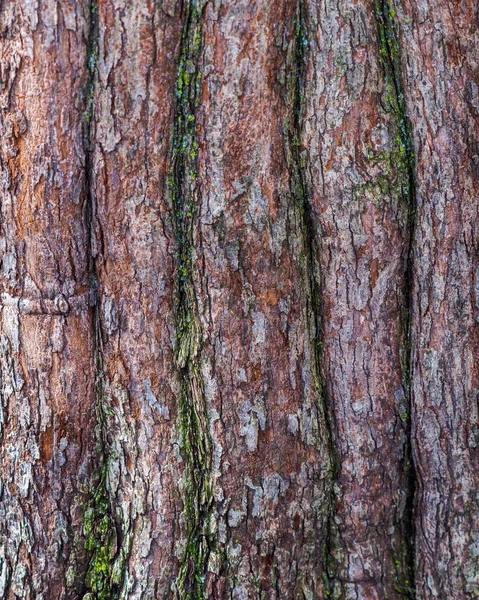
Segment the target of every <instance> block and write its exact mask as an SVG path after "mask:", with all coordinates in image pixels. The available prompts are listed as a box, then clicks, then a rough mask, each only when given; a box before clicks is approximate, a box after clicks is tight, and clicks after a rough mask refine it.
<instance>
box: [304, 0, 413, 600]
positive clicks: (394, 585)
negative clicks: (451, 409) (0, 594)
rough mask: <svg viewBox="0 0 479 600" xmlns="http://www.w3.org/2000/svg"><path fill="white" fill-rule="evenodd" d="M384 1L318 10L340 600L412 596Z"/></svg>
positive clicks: (401, 291)
mask: <svg viewBox="0 0 479 600" xmlns="http://www.w3.org/2000/svg"><path fill="white" fill-rule="evenodd" d="M380 10H381V9H380V7H379V6H378V4H375V3H374V2H373V1H372V0H370V1H369V0H368V1H359V2H358V1H356V2H350V1H349V0H348V1H345V2H327V1H311V2H309V1H306V2H305V3H304V8H303V15H304V16H303V31H302V38H304V41H305V45H306V44H307V48H305V54H306V56H307V58H308V61H307V68H306V70H305V75H304V99H303V105H304V116H303V118H302V119H301V121H302V131H301V144H302V148H303V149H304V152H303V154H304V162H305V173H306V177H307V181H308V189H309V192H310V198H309V199H308V201H309V202H310V204H311V221H312V225H313V227H314V232H315V237H314V242H315V250H316V257H317V260H318V265H319V271H320V277H321V283H320V297H321V303H322V319H323V362H324V374H325V380H326V390H327V397H328V407H329V408H330V411H331V418H332V420H333V423H334V426H333V431H334V434H333V440H334V446H335V453H336V460H337V474H336V481H335V508H334V516H333V521H334V526H333V529H332V534H331V540H330V552H331V567H330V577H331V583H332V589H331V591H332V594H333V596H334V597H338V598H377V599H380V598H385V597H387V598H398V597H400V596H402V595H403V594H407V593H408V588H409V586H410V580H409V574H408V560H409V556H408V545H407V539H406V536H407V534H408V525H407V503H406V500H407V496H408V484H407V480H408V478H407V473H406V461H407V452H408V449H407V421H408V407H407V389H406V387H405V383H406V382H405V373H404V370H403V365H402V363H401V353H402V350H403V345H404V343H405V342H406V339H405V325H406V323H405V313H406V308H407V298H406V297H405V291H406V274H405V272H406V266H407V256H408V239H409V229H408V224H409V218H408V213H409V208H410V191H411V190H410V169H409V162H408V149H407V143H408V142H407V139H406V132H405V131H403V124H402V123H401V119H402V115H401V114H400V105H399V101H398V98H397V89H396V87H395V80H394V71H393V69H392V65H391V58H390V56H389V49H388V48H387V46H386V47H385V46H384V44H385V43H386V39H385V37H386V35H387V33H388V32H387V31H385V28H384V24H383V22H382V21H378V19H380V18H381V14H376V12H378V13H380Z"/></svg>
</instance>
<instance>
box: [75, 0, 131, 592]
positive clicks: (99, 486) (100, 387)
mask: <svg viewBox="0 0 479 600" xmlns="http://www.w3.org/2000/svg"><path fill="white" fill-rule="evenodd" d="M98 20H99V15H98V6H97V3H96V1H95V0H93V1H92V2H91V3H90V32H89V40H88V65H87V68H88V73H89V76H88V82H87V94H88V96H87V108H86V113H85V135H84V152H85V185H86V219H87V224H88V229H87V231H88V235H89V239H88V252H89V262H90V282H91V287H92V295H93V327H94V362H95V367H96V382H95V383H96V415H97V448H96V455H97V461H98V462H97V471H96V481H94V484H93V486H92V490H91V493H90V499H89V500H88V502H87V504H86V507H85V516H84V524H83V530H84V531H83V533H84V535H85V537H86V550H87V552H88V555H89V558H88V567H87V572H86V578H85V591H88V593H87V594H86V596H85V597H86V598H88V600H113V599H115V598H118V597H119V588H120V585H121V583H122V581H123V578H124V571H123V568H122V566H123V560H116V558H117V557H116V550H117V543H116V542H117V531H116V528H115V521H114V518H113V507H112V505H111V500H110V494H109V490H108V461H109V457H108V450H107V448H108V444H107V439H106V438H107V427H108V422H107V418H106V412H105V411H106V410H107V409H106V407H105V403H104V372H103V352H102V339H103V335H102V324H101V313H100V295H99V289H98V288H99V286H98V274H97V266H96V250H95V233H94V225H93V221H94V213H95V198H94V192H93V182H92V173H93V169H94V165H93V152H94V136H95V127H94V121H95V82H96V76H97V75H96V62H97V55H98V27H99V23H98Z"/></svg>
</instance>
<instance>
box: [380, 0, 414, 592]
mask: <svg viewBox="0 0 479 600" xmlns="http://www.w3.org/2000/svg"><path fill="white" fill-rule="evenodd" d="M375 16H376V23H377V28H378V42H379V60H380V62H381V64H382V66H383V69H384V74H385V80H386V94H385V99H384V104H385V110H386V111H387V112H389V113H391V114H392V115H393V116H394V122H395V126H396V136H395V146H394V150H393V152H392V153H391V157H390V161H389V162H390V164H391V167H392V168H393V169H394V170H395V175H396V186H397V187H398V188H399V189H398V191H400V193H401V195H402V197H403V199H404V205H405V207H406V210H407V220H406V227H407V243H408V251H407V258H406V270H405V286H404V297H405V299H406V310H405V314H404V316H403V319H402V328H403V333H402V344H401V363H402V372H403V380H404V386H405V388H406V392H407V396H408V398H409V400H408V403H407V407H406V410H405V411H404V412H403V414H402V415H401V420H402V421H403V423H404V426H405V429H406V434H407V436H408V440H409V442H408V444H407V445H406V449H405V456H404V474H405V478H406V480H407V481H408V489H409V492H408V498H407V508H406V521H407V522H406V523H405V524H404V523H398V526H399V527H400V529H401V530H402V531H403V533H404V537H405V538H406V542H405V543H404V544H403V546H402V547H399V548H397V549H396V554H395V558H394V565H395V570H396V590H397V591H398V592H399V593H401V594H403V595H404V596H405V597H410V598H413V597H414V587H415V586H414V558H413V554H414V547H413V543H414V542H413V539H414V530H413V502H414V493H415V473H414V469H413V467H412V462H411V444H410V426H411V424H410V417H409V415H410V406H411V390H410V381H411V331H410V329H411V323H410V320H411V280H412V275H411V274H412V252H411V248H412V238H413V234H414V227H415V211H416V197H415V158H414V151H413V146H412V136H411V126H410V122H409V119H408V116H407V111H406V101H405V98H404V93H403V88H402V81H401V48H400V45H399V39H398V24H397V21H396V11H395V9H394V7H393V5H392V4H391V3H390V2H389V0H375Z"/></svg>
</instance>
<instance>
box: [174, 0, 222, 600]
mask: <svg viewBox="0 0 479 600" xmlns="http://www.w3.org/2000/svg"><path fill="white" fill-rule="evenodd" d="M204 6H205V1H204V0H190V1H189V2H187V3H186V5H185V8H184V10H185V15H184V19H185V25H184V29H183V34H182V44H181V54H180V61H179V68H178V75H177V84H176V97H177V110H176V119H175V125H174V132H173V151H172V161H171V165H172V166H171V170H170V173H169V182H168V183H169V192H170V199H171V207H172V211H173V223H174V230H175V237H176V245H177V271H178V276H177V283H176V298H175V321H176V365H177V368H178V373H179V387H180V392H179V402H178V408H179V418H178V429H179V435H180V439H181V442H182V456H183V460H184V464H185V470H184V474H183V482H182V495H183V502H184V509H183V510H184V512H183V517H184V523H185V531H184V535H185V538H186V543H185V548H184V551H183V557H182V561H181V566H180V571H179V574H178V577H177V580H176V594H177V597H179V598H181V599H184V600H201V599H202V598H204V588H205V578H206V571H207V566H208V560H209V556H210V553H211V551H212V548H213V545H214V535H213V532H212V519H211V517H212V505H213V489H212V475H211V469H212V456H213V444H212V440H211V436H210V431H209V427H210V424H209V419H208V412H207V405H206V399H205V394H204V386H203V380H202V376H201V356H200V350H201V343H202V332H201V323H200V319H199V315H198V306H197V299H196V293H195V289H194V277H195V273H196V265H195V263H194V249H193V243H194V242H193V228H194V221H195V218H196V215H197V210H198V209H197V207H198V203H199V187H198V179H197V157H198V141H197V136H196V114H195V113H196V109H197V107H198V104H199V99H200V86H201V73H200V70H199V60H200V56H201V52H202V37H201V22H202V14H203V9H204Z"/></svg>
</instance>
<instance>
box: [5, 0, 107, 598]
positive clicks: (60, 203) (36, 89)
mask: <svg viewBox="0 0 479 600" xmlns="http://www.w3.org/2000/svg"><path fill="white" fill-rule="evenodd" d="M89 26H90V24H89V18H88V7H87V4H86V2H76V3H68V4H66V3H60V2H56V1H53V0H48V1H45V2H42V3H41V4H40V3H27V4H21V3H18V2H14V1H11V2H10V1H7V2H2V4H1V8H0V57H1V59H0V171H1V177H0V181H1V184H0V205H1V213H2V215H1V216H2V218H1V233H0V247H1V261H2V262H1V264H2V277H1V280H0V286H1V289H0V292H1V306H0V312H1V317H0V321H1V336H0V407H1V408H0V415H1V419H0V421H1V423H0V426H1V430H2V432H1V445H0V452H1V458H0V596H1V597H2V598H3V599H5V600H10V599H13V598H16V599H20V598H21V599H24V600H33V599H34V598H35V599H37V600H41V599H44V600H47V598H48V599H50V598H52V599H55V600H57V599H69V598H71V599H73V598H78V597H79V595H80V594H81V593H82V591H83V587H84V586H83V581H84V578H85V572H86V569H87V562H88V559H87V555H86V551H85V543H86V538H85V534H84V531H83V521H84V514H85V502H87V500H88V486H89V482H90V480H91V475H92V471H93V469H94V463H95V460H96V459H95V453H94V451H93V448H94V445H95V434H94V428H95V419H94V407H95V389H94V379H95V365H94V362H93V347H94V331H93V329H94V328H93V322H92V310H91V304H92V298H91V293H90V280H89V260H88V251H87V245H88V224H87V223H86V219H85V206H86V204H87V199H86V196H85V189H86V185H85V153H84V148H83V130H82V129H83V118H84V114H85V110H86V109H87V104H88V99H87V95H86V94H85V89H86V82H87V79H88V76H87V69H86V68H85V65H86V56H87V39H88V35H89Z"/></svg>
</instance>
